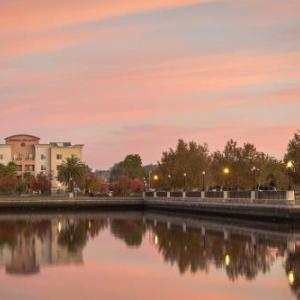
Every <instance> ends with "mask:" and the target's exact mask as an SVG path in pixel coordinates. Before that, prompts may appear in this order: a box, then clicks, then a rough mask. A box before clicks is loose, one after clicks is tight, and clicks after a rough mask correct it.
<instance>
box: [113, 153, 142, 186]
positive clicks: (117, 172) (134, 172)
mask: <svg viewBox="0 0 300 300" xmlns="http://www.w3.org/2000/svg"><path fill="white" fill-rule="evenodd" d="M121 176H127V177H129V178H130V179H134V178H140V179H141V178H143V177H144V176H145V172H144V169H143V166H142V159H141V157H140V156H139V155H138V154H130V155H127V156H126V157H125V159H124V160H123V161H121V162H118V163H116V164H115V165H114V166H113V167H112V169H111V173H110V180H111V182H114V181H116V180H118V178H119V177H121Z"/></svg>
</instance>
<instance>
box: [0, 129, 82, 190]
mask: <svg viewBox="0 0 300 300" xmlns="http://www.w3.org/2000/svg"><path fill="white" fill-rule="evenodd" d="M82 149H83V145H72V144H71V143H57V142H55V143H54V142H53V143H49V144H40V138H38V137H36V136H32V135H27V134H20V135H13V136H10V137H7V138H6V139H5V144H0V164H4V165H7V164H8V163H9V162H14V163H15V164H16V166H17V175H18V176H19V177H22V176H24V174H26V173H30V174H31V175H34V176H36V175H38V174H40V173H43V174H45V175H49V176H50V177H51V188H52V190H54V191H55V190H60V189H62V190H63V189H65V187H64V186H63V185H62V184H61V183H60V182H58V180H57V175H58V167H59V166H60V165H61V164H62V163H63V162H64V161H66V159H67V158H70V157H77V158H78V159H79V160H82Z"/></svg>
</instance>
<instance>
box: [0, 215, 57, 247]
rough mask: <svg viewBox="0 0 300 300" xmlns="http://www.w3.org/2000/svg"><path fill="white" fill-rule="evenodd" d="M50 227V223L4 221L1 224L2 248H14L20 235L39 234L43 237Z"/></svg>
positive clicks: (0, 239) (0, 240)
mask: <svg viewBox="0 0 300 300" xmlns="http://www.w3.org/2000/svg"><path fill="white" fill-rule="evenodd" d="M50 226H51V222H50V221H2V222H0V246H4V245H5V244H7V245H8V246H10V247H13V246H14V245H16V243H17V238H18V236H20V235H26V236H29V235H33V234H37V235H38V236H39V237H43V235H44V234H45V232H46V231H47V230H49V229H50Z"/></svg>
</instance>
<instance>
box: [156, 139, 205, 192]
mask: <svg viewBox="0 0 300 300" xmlns="http://www.w3.org/2000/svg"><path fill="white" fill-rule="evenodd" d="M208 166H209V151H208V146H207V145H206V144H203V145H201V144H197V143H196V142H194V141H191V142H189V143H186V142H185V141H184V140H181V139H180V140H178V143H177V146H176V149H172V148H170V149H169V151H165V152H163V154H162V158H161V161H160V162H159V166H158V173H159V180H158V181H157V184H159V186H160V187H163V188H165V189H167V188H169V187H171V188H175V189H176V188H183V187H184V182H185V183H186V188H200V187H201V186H202V172H203V171H206V172H208V171H209V170H208ZM184 174H186V176H184ZM184 177H185V178H184Z"/></svg>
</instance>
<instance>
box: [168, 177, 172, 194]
mask: <svg viewBox="0 0 300 300" xmlns="http://www.w3.org/2000/svg"><path fill="white" fill-rule="evenodd" d="M168 180H169V188H170V191H171V189H172V184H171V174H168Z"/></svg>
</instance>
